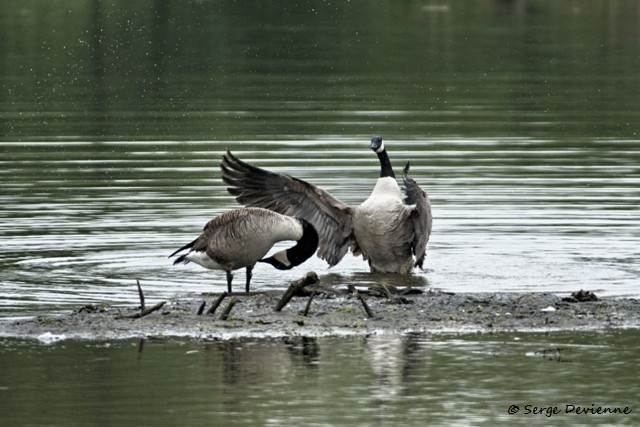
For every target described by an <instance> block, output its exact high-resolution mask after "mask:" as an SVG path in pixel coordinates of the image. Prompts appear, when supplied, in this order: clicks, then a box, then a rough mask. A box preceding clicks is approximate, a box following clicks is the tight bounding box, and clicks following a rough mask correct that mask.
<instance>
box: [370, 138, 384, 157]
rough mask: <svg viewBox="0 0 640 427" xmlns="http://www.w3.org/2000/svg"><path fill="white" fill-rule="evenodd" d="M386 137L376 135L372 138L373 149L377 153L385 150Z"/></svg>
mask: <svg viewBox="0 0 640 427" xmlns="http://www.w3.org/2000/svg"><path fill="white" fill-rule="evenodd" d="M383 141H384V139H383V138H382V137H381V136H378V135H376V136H374V137H373V138H371V149H372V150H373V151H375V152H376V153H381V152H383V151H384V142H383Z"/></svg>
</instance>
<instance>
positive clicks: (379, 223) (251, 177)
mask: <svg viewBox="0 0 640 427" xmlns="http://www.w3.org/2000/svg"><path fill="white" fill-rule="evenodd" d="M370 148H371V149H372V150H373V151H374V152H375V153H376V154H377V156H378V159H379V161H380V177H379V178H378V180H377V181H376V184H375V186H374V188H373V191H372V192H371V195H370V196H369V198H367V200H365V201H364V202H363V203H362V204H361V205H359V206H357V207H352V206H349V205H347V204H346V203H343V202H341V201H340V200H338V199H336V198H335V197H333V196H332V195H331V194H329V193H328V192H326V191H325V190H322V189H321V188H318V187H316V186H314V185H313V184H310V183H308V182H306V181H303V180H300V179H298V178H295V177H292V176H289V175H285V174H276V173H273V172H270V171H267V170H264V169H261V168H257V167H255V166H252V165H250V164H248V163H245V162H243V161H241V160H240V159H238V158H237V157H235V156H233V155H232V154H231V153H229V152H227V154H226V155H225V156H224V157H223V161H222V179H223V180H224V182H226V183H227V184H228V185H229V186H230V187H229V188H228V190H229V192H230V193H231V194H232V195H234V196H236V199H237V200H238V202H240V203H241V204H243V205H246V206H256V207H262V208H266V209H270V210H273V211H275V212H279V213H282V214H284V215H293V216H296V217H299V218H304V219H305V220H307V221H308V222H309V223H311V224H312V225H313V226H314V228H315V229H316V230H317V232H318V234H319V239H320V242H319V248H318V256H319V257H320V258H322V259H324V260H326V261H327V262H328V263H329V265H330V266H333V265H335V264H337V263H338V262H340V260H341V259H342V258H343V257H344V255H345V254H346V252H347V250H348V249H351V251H352V253H353V254H354V255H362V256H363V258H364V259H365V260H367V261H368V263H369V267H370V269H371V271H373V272H380V273H401V274H406V273H410V272H411V271H412V270H413V268H414V266H419V267H422V265H423V261H424V257H425V255H426V245H427V241H428V240H429V235H430V233H431V225H432V217H431V205H430V202H429V198H428V197H427V194H426V193H425V192H424V191H423V190H422V189H421V188H420V187H419V186H418V184H416V182H415V181H414V180H413V179H411V178H410V177H409V175H408V172H409V165H408V164H407V166H406V167H405V168H404V173H403V183H404V187H405V188H404V193H403V192H402V191H401V189H400V187H399V186H398V183H397V182H396V178H395V174H394V172H393V168H392V166H391V162H390V160H389V156H388V155H387V152H386V149H385V146H384V143H383V139H382V138H381V137H377V136H376V137H373V138H372V139H371V146H370Z"/></svg>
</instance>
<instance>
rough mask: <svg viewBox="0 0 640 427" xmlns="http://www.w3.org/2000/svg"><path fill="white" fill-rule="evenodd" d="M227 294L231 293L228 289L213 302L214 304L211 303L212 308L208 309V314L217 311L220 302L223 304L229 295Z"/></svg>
mask: <svg viewBox="0 0 640 427" xmlns="http://www.w3.org/2000/svg"><path fill="white" fill-rule="evenodd" d="M227 295H229V293H228V292H227V291H224V292H223V293H221V294H220V296H219V297H218V298H217V299H216V300H215V301H214V302H213V304H212V305H211V308H209V310H207V314H213V313H215V312H216V310H217V309H218V307H220V304H222V301H223V300H224V299H225V298H226V297H227ZM234 304H235V303H234Z"/></svg>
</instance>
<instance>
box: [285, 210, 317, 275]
mask: <svg viewBox="0 0 640 427" xmlns="http://www.w3.org/2000/svg"><path fill="white" fill-rule="evenodd" d="M300 223H301V224H302V237H301V238H300V240H298V243H297V244H296V245H295V246H293V247H291V248H289V249H287V251H286V252H287V258H288V259H289V261H290V262H291V267H295V266H297V265H300V264H302V263H303V262H305V261H306V260H308V259H309V258H311V256H312V255H313V254H315V253H316V249H318V232H317V231H316V229H315V228H314V227H313V225H311V224H309V223H308V222H307V221H305V220H300Z"/></svg>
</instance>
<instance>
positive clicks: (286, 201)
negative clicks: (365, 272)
mask: <svg viewBox="0 0 640 427" xmlns="http://www.w3.org/2000/svg"><path fill="white" fill-rule="evenodd" d="M221 169H222V180H223V181H224V182H225V183H226V184H227V185H229V187H228V188H227V190H228V191H229V193H230V194H231V195H232V196H235V198H236V200H237V201H238V202H239V203H240V204H242V205H244V206H251V207H261V208H265V209H269V210H272V211H275V212H278V213H281V214H283V215H289V216H294V217H298V218H303V219H305V220H306V221H308V222H309V223H311V224H312V225H313V226H314V227H315V229H316V230H317V232H318V235H319V237H320V242H319V246H318V256H319V257H320V258H321V259H324V260H325V261H327V262H328V263H329V265H330V266H334V265H336V264H337V263H338V262H339V261H340V260H341V259H342V258H343V257H344V255H345V254H346V252H347V250H348V249H349V248H350V249H351V250H352V251H353V252H354V254H357V253H359V252H360V249H359V248H358V246H357V244H356V241H355V238H354V236H353V226H352V219H353V209H352V208H351V206H349V205H347V204H346V203H343V202H341V201H340V200H338V199H336V198H335V197H333V196H332V195H331V194H329V193H328V192H326V191H325V190H323V189H321V188H318V187H316V186H314V185H312V184H309V183H308V182H306V181H303V180H301V179H298V178H294V177H292V176H290V175H286V174H278V173H274V172H270V171H268V170H265V169H261V168H258V167H256V166H252V165H250V164H248V163H246V162H243V161H242V160H240V159H238V158H237V157H236V156H234V155H233V154H231V152H229V151H227V153H226V154H225V155H224V156H223V158H222V164H221Z"/></svg>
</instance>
